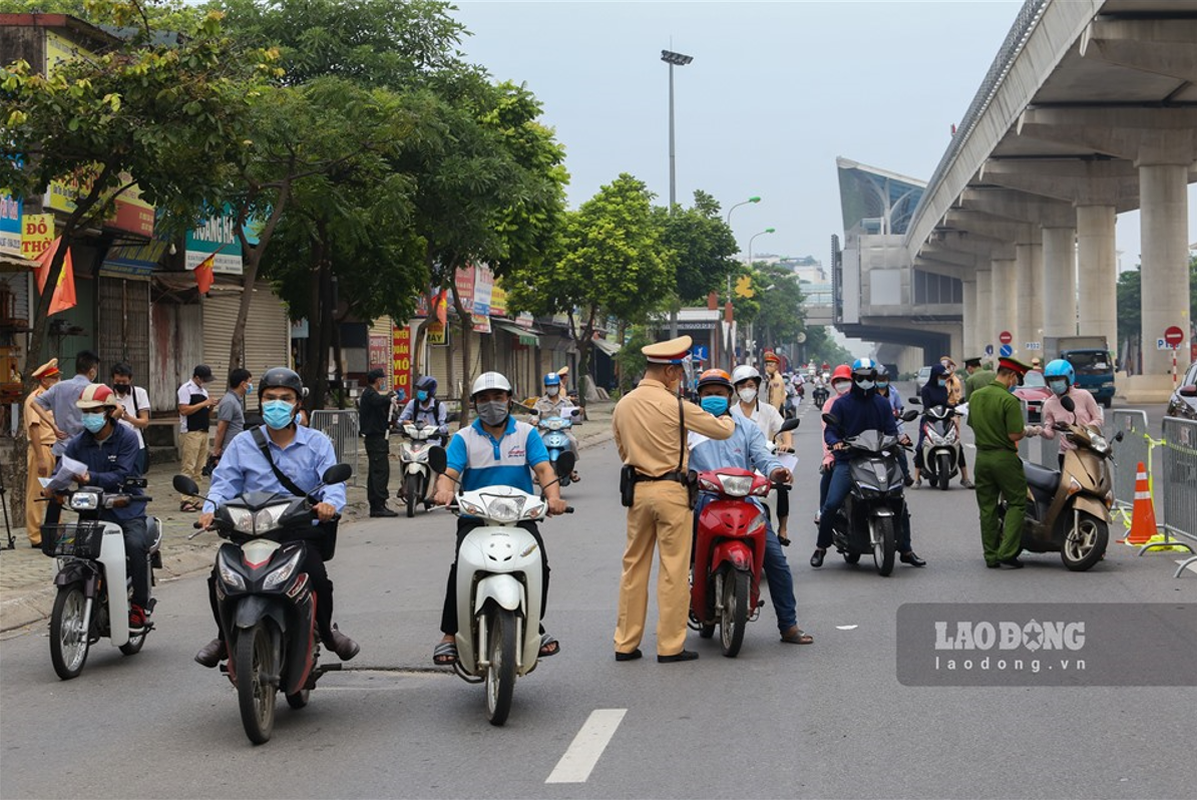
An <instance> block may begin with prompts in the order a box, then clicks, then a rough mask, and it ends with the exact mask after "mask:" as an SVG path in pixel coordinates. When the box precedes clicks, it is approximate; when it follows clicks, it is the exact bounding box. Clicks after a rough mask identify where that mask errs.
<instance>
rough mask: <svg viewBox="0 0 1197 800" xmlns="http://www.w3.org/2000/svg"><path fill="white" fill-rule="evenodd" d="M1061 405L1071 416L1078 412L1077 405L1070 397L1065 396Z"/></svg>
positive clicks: (1061, 399)
mask: <svg viewBox="0 0 1197 800" xmlns="http://www.w3.org/2000/svg"><path fill="white" fill-rule="evenodd" d="M1060 405H1061V406H1063V407H1064V410H1065V411H1067V412H1068V413H1069V414H1071V413H1072V412H1073V411H1076V403H1074V402H1072V398H1071V397H1069V396H1068V395H1064V396H1063V397H1061V398H1060Z"/></svg>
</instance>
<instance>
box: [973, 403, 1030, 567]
mask: <svg viewBox="0 0 1197 800" xmlns="http://www.w3.org/2000/svg"><path fill="white" fill-rule="evenodd" d="M968 425H969V427H970V428H972V429H973V434H974V438H975V440H976V444H977V464H976V470H977V474H976V481H977V506H978V508H979V509H980V512H981V546H982V547H983V548H984V550H985V563H986V564H988V565H990V566H995V565H996V564H997V563H998V562H999V561H1005V560H1007V559H1010V558H1014V557H1015V556H1017V555H1018V553H1019V551H1020V550H1021V549H1022V548H1021V544H1020V542H1021V539H1022V522H1023V517H1024V516H1026V510H1027V478H1026V475H1024V474H1023V471H1022V462H1021V461H1020V460H1019V458H1018V445H1017V444H1016V443H1015V442H1012V441H1011V440H1010V434H1012V433H1021V432H1022V430H1023V420H1022V406H1021V405H1020V404H1019V402H1018V398H1016V397H1015V396H1014V395H1012V394H1011V393H1010V392H1009V391H1007V390H1006V387H1005V386H1003V385H1002V384H1000V383H991V384H989V385H988V386H984V387H982V388H980V389H978V390H977V392H976V394H975V395H971V396H970V398H969V404H968ZM999 498H1005V500H1006V523H1005V529H1004V530H1001V524H1000V522H999V520H998V501H999Z"/></svg>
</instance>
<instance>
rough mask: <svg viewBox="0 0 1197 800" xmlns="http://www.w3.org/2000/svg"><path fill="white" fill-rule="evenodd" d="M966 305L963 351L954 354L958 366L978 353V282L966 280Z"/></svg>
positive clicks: (964, 308) (962, 334)
mask: <svg viewBox="0 0 1197 800" xmlns="http://www.w3.org/2000/svg"><path fill="white" fill-rule="evenodd" d="M962 283H963V285H964V292H963V294H964V303H963V308H962V309H961V317H960V319H961V323H962V328H963V330H962V331H961V348H962V349H961V350H960V351H959V352H956V353H953V354H952V355H953V357H955V359H956V363H957V364H963V363H964V359H966V358H969V357H970V356H972V355H973V354H974V353H976V352H977V281H976V280H975V279H974V280H971V281H970V280H965V281H962Z"/></svg>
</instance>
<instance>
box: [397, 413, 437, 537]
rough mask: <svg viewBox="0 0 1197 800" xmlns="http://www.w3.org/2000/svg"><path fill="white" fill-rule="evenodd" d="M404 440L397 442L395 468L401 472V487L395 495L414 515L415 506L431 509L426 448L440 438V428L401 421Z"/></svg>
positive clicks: (408, 514)
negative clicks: (397, 453)
mask: <svg viewBox="0 0 1197 800" xmlns="http://www.w3.org/2000/svg"><path fill="white" fill-rule="evenodd" d="M403 436H404V438H405V441H404V442H402V443H401V444H400V445H399V469H400V472H402V473H403V488H402V489H400V490H399V496H400V497H401V498H402V499H403V501H404V503H406V504H407V516H409V517H414V516H415V515H416V506H418V505H423V506H424V510H425V511H427V510H428V509H430V508H432V498H431V497H430V496H429V494H428V492H429V489H430V488H431V487H432V470H431V469H430V468H429V466H428V450H429V449H430V448H431V447H432V446H433V445H435V444H437V443H438V442H439V441H440V436H441V433H440V428H438V427H437V426H436V425H416V424H414V423H412V422H405V423H403Z"/></svg>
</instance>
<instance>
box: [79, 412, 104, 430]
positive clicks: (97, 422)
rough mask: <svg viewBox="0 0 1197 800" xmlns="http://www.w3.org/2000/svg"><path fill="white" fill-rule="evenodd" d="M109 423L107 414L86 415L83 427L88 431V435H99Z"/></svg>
mask: <svg viewBox="0 0 1197 800" xmlns="http://www.w3.org/2000/svg"><path fill="white" fill-rule="evenodd" d="M107 422H108V416H107V415H106V414H84V415H83V427H84V428H86V429H87V432H88V433H99V432H100V431H101V430H103V428H104V425H105V424H106V423H107Z"/></svg>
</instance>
